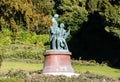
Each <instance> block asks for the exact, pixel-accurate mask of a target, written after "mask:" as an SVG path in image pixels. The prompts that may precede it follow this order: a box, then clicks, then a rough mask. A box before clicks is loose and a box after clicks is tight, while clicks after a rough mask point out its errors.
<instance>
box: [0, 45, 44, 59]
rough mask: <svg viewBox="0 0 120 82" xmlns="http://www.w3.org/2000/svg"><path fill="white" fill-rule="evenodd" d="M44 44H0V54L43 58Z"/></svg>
mask: <svg viewBox="0 0 120 82" xmlns="http://www.w3.org/2000/svg"><path fill="white" fill-rule="evenodd" d="M44 50H45V48H44V46H37V45H34V44H10V45H1V46H0V54H2V57H3V58H22V59H43V52H44Z"/></svg>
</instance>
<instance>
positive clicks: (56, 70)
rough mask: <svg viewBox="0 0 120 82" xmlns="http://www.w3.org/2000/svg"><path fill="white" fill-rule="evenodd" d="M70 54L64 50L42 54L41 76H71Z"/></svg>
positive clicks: (48, 51)
mask: <svg viewBox="0 0 120 82" xmlns="http://www.w3.org/2000/svg"><path fill="white" fill-rule="evenodd" d="M70 55H71V53H70V52H69V51H66V50H47V51H46V52H45V53H44V57H45V59H44V67H43V71H42V73H43V74H53V75H56V74H65V73H68V74H73V73H74V71H73V69H72V66H71V60H70Z"/></svg>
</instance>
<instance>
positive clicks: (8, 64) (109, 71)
mask: <svg viewBox="0 0 120 82" xmlns="http://www.w3.org/2000/svg"><path fill="white" fill-rule="evenodd" d="M72 66H73V69H74V70H75V72H78V73H85V72H91V73H94V74H99V75H105V76H108V77H112V78H120V69H114V68H111V67H108V66H106V65H103V66H102V65H95V66H87V65H72ZM42 67H43V64H42V63H40V64H37V63H36V64H35V63H26V62H18V61H4V62H3V63H2V66H1V69H0V72H5V71H9V70H11V69H13V70H25V71H36V70H41V69H42Z"/></svg>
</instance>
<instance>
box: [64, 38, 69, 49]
mask: <svg viewBox="0 0 120 82" xmlns="http://www.w3.org/2000/svg"><path fill="white" fill-rule="evenodd" d="M64 44H65V49H66V50H68V46H67V43H66V41H65V40H64Z"/></svg>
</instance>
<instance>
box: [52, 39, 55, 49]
mask: <svg viewBox="0 0 120 82" xmlns="http://www.w3.org/2000/svg"><path fill="white" fill-rule="evenodd" d="M52 49H56V38H53V41H52Z"/></svg>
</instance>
